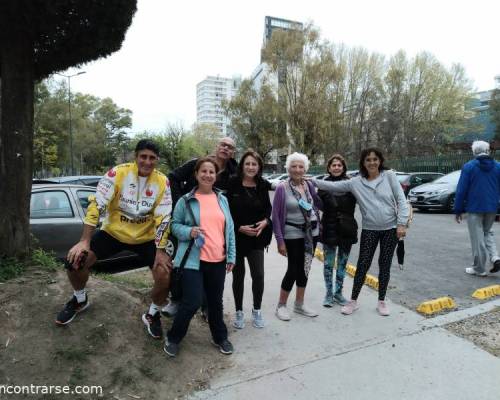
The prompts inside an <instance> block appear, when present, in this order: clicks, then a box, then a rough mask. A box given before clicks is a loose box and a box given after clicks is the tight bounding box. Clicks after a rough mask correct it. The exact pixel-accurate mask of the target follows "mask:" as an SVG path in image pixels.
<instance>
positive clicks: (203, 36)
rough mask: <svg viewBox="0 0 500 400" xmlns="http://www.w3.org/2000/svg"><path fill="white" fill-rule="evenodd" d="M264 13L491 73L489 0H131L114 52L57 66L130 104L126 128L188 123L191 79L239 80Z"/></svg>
mask: <svg viewBox="0 0 500 400" xmlns="http://www.w3.org/2000/svg"><path fill="white" fill-rule="evenodd" d="M266 15H269V16H273V17H279V18H285V19H290V20H294V21H300V22H313V23H314V25H315V26H316V27H318V28H319V29H320V31H321V36H322V38H324V39H327V40H329V41H331V42H334V43H344V44H345V45H347V46H349V47H354V46H360V47H364V48H365V49H367V50H368V51H370V52H378V53H381V54H384V55H385V56H386V57H387V58H389V57H390V56H391V55H393V54H394V53H396V52H397V51H398V50H400V49H403V50H405V51H406V53H407V54H408V55H409V56H410V57H412V56H414V55H416V54H417V53H419V52H421V51H428V52H430V53H432V54H433V55H434V56H435V57H436V58H437V59H438V60H439V61H440V62H442V63H443V64H444V65H445V66H447V67H450V66H451V65H452V64H453V63H460V64H462V65H463V66H464V67H465V70H466V73H467V76H468V77H469V79H470V80H471V81H472V84H473V87H474V88H475V89H476V90H488V89H492V88H493V87H494V76H495V75H499V74H500V51H499V49H500V40H499V39H500V33H499V30H498V16H499V15H500V1H498V0H475V1H474V2H470V1H468V2H458V1H456V0H453V1H452V0H418V1H415V0H399V1H398V0H371V1H370V0H342V1H339V0H307V1H304V0H252V1H238V0H211V1H204V0H198V1H194V0H183V1H175V2H174V1H165V0H138V2H137V12H136V14H135V16H134V19H133V22H132V25H131V26H130V28H129V30H128V32H127V35H126V37H125V41H124V42H123V45H122V48H121V50H119V51H118V52H116V53H114V54H113V55H111V56H109V57H108V58H105V59H100V60H97V61H94V62H92V63H88V64H86V65H83V66H82V67H81V68H80V69H70V70H68V71H65V72H64V73H76V72H78V71H85V72H86V73H85V74H83V75H80V76H77V77H74V78H72V79H71V88H72V90H74V91H79V92H82V93H88V94H93V95H95V96H98V97H101V98H103V97H111V98H112V99H113V101H114V102H115V103H116V104H117V105H118V106H120V107H124V108H128V109H130V110H132V112H133V128H132V134H134V133H138V132H142V131H144V130H148V131H155V132H159V131H162V130H163V129H164V128H165V127H166V125H167V124H168V123H174V124H182V125H183V126H185V127H186V128H190V127H191V125H192V124H193V123H194V122H196V84H197V83H198V82H200V81H201V80H203V79H205V77H206V76H208V75H220V76H222V77H233V76H236V75H239V76H242V77H243V78H246V77H249V76H250V74H251V73H252V71H253V70H254V69H255V68H256V67H257V66H258V64H259V59H260V48H261V46H262V40H263V34H264V17H265V16H266ZM55 79H62V78H60V77H58V76H55Z"/></svg>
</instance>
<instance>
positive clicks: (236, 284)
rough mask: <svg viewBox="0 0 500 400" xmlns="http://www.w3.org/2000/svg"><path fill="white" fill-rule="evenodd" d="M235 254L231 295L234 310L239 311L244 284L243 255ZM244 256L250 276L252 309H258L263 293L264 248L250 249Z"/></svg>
mask: <svg viewBox="0 0 500 400" xmlns="http://www.w3.org/2000/svg"><path fill="white" fill-rule="evenodd" d="M236 254H237V255H236V265H235V266H234V269H233V295H234V304H235V306H236V311H241V310H243V288H244V285H245V256H244V255H239V254H238V253H236ZM246 258H247V260H248V266H249V267H250V275H251V276H252V293H253V309H254V310H260V306H261V304H262V294H263V293H264V250H257V249H256V250H251V251H250V252H249V253H248V254H247V255H246Z"/></svg>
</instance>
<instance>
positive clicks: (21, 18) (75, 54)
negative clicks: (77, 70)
mask: <svg viewBox="0 0 500 400" xmlns="http://www.w3.org/2000/svg"><path fill="white" fill-rule="evenodd" d="M136 9H137V0H106V1H90V2H89V1H83V2H82V1H74V0H72V1H53V0H40V1H31V0H3V1H2V2H0V26H1V27H2V29H1V32H0V48H2V47H4V46H5V45H6V44H7V43H8V41H9V39H11V37H13V36H14V37H15V36H16V35H18V34H20V33H21V32H22V33H24V34H28V35H29V36H30V37H31V38H32V44H31V45H32V47H33V49H32V53H33V58H34V59H33V71H34V77H35V79H41V78H44V77H47V76H48V75H50V74H51V73H53V72H54V71H62V70H65V69H67V68H69V67H72V66H74V65H79V64H82V63H85V62H89V61H93V60H96V59H98V58H101V57H107V56H109V55H110V54H111V53H113V52H115V51H117V50H119V49H120V47H121V44H122V42H123V40H124V39H125V33H126V31H127V29H128V27H129V26H130V24H131V22H132V17H133V16H134V14H135V11H136ZM0 75H1V71H0Z"/></svg>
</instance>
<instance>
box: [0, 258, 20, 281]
mask: <svg viewBox="0 0 500 400" xmlns="http://www.w3.org/2000/svg"><path fill="white" fill-rule="evenodd" d="M24 270H25V267H24V264H23V263H22V262H20V261H18V260H16V259H15V258H12V257H0V282H5V281H8V280H10V279H14V278H17V277H18V276H21V275H22V274H23V272H24Z"/></svg>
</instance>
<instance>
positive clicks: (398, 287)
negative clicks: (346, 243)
mask: <svg viewBox="0 0 500 400" xmlns="http://www.w3.org/2000/svg"><path fill="white" fill-rule="evenodd" d="M356 215H357V220H358V223H360V222H361V216H360V214H359V212H357V214H356ZM494 231H495V235H496V239H497V240H496V242H497V246H500V223H498V222H495V223H494ZM405 250H406V255H405V264H404V269H403V270H402V271H401V270H400V269H399V267H398V264H397V260H396V255H394V259H393V265H392V270H391V281H390V283H389V290H388V297H389V298H390V299H391V300H392V301H393V302H396V303H399V304H401V305H403V306H406V307H409V308H411V309H415V308H416V307H417V306H418V304H420V303H421V302H423V301H426V300H431V299H434V298H437V297H442V296H451V297H452V298H453V299H454V300H455V302H456V304H457V306H458V308H460V309H463V308H467V307H471V306H474V305H477V304H479V303H481V301H479V300H477V299H475V298H473V297H471V295H472V293H473V292H474V291H475V290H476V289H478V288H482V287H486V286H490V285H495V284H500V273H496V274H491V275H490V276H488V277H476V276H470V275H468V274H466V273H465V272H464V270H465V268H466V267H469V266H470V265H471V263H472V256H471V247H470V242H469V236H468V231H467V223H466V221H463V222H462V223H461V224H457V223H456V222H455V218H454V215H452V214H447V213H443V212H436V211H431V212H419V211H416V212H415V213H414V221H413V224H412V226H411V227H410V229H409V231H408V235H407V238H406V240H405ZM499 250H500V247H499ZM358 253H359V248H358V245H355V246H353V248H352V250H351V255H350V257H349V263H351V264H353V265H356V262H357V258H358ZM377 258H378V252H377V253H376V254H375V257H374V262H373V263H372V267H371V269H370V271H369V272H368V273H370V274H372V275H374V276H378V264H377ZM363 290H365V289H363ZM367 290H371V289H367ZM347 295H348V293H346V297H347Z"/></svg>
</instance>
